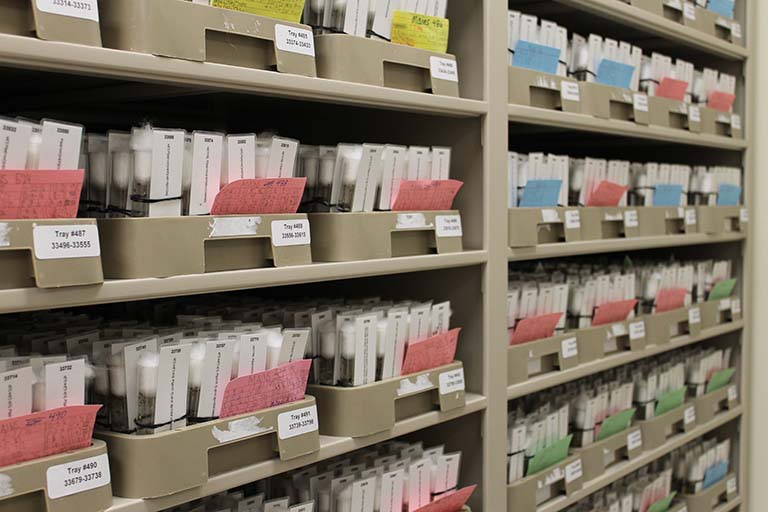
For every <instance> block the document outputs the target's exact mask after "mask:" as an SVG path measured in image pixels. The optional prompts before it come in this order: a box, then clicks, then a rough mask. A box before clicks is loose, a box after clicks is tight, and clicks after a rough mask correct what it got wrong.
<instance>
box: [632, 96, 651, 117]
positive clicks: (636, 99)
mask: <svg viewBox="0 0 768 512" xmlns="http://www.w3.org/2000/svg"><path fill="white" fill-rule="evenodd" d="M632 104H633V105H634V106H635V110H637V111H638V112H648V96H646V95H645V94H641V93H639V92H636V93H634V94H633V95H632Z"/></svg>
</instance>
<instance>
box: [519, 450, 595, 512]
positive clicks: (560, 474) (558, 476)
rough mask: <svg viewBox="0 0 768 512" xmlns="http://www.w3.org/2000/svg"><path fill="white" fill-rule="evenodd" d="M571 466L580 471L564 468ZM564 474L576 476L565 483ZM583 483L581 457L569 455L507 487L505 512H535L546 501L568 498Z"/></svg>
mask: <svg viewBox="0 0 768 512" xmlns="http://www.w3.org/2000/svg"><path fill="white" fill-rule="evenodd" d="M571 464H573V465H574V466H576V465H579V466H582V469H579V470H578V471H574V470H570V471H569V470H566V467H568V466H570V465H571ZM574 466H571V468H573V467H574ZM566 474H570V475H578V476H577V477H576V478H572V479H571V480H570V481H569V482H566V478H565V475H566ZM584 481H585V478H584V474H583V463H582V460H581V457H580V456H579V455H571V456H570V457H568V458H567V459H565V460H564V461H563V462H561V463H559V464H556V465H554V466H552V467H550V468H548V469H545V470H544V471H541V472H540V473H537V474H535V475H531V476H527V477H525V478H523V479H522V480H518V481H517V482H515V483H513V484H509V485H507V510H508V511H509V512H536V509H537V507H538V506H540V505H542V504H544V503H546V502H548V501H551V500H553V499H555V498H558V497H560V496H570V495H572V494H573V493H575V492H576V491H579V490H581V487H582V485H583V484H584Z"/></svg>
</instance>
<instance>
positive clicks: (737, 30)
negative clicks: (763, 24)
mask: <svg viewBox="0 0 768 512" xmlns="http://www.w3.org/2000/svg"><path fill="white" fill-rule="evenodd" d="M731 35H732V36H733V37H735V38H736V39H741V23H739V22H738V21H733V22H731Z"/></svg>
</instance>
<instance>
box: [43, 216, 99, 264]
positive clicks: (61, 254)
mask: <svg viewBox="0 0 768 512" xmlns="http://www.w3.org/2000/svg"><path fill="white" fill-rule="evenodd" d="M32 238H33V240H34V246H35V257H36V258H37V259H39V260H58V259H65V258H94V257H97V256H100V255H101V247H100V246H99V229H98V228H97V227H96V225H95V224H82V225H77V224H71V225H69V224H67V225H59V226H34V227H33V228H32Z"/></svg>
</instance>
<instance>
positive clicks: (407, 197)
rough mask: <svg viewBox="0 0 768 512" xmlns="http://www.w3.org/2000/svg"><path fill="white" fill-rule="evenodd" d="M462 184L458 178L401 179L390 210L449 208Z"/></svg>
mask: <svg viewBox="0 0 768 512" xmlns="http://www.w3.org/2000/svg"><path fill="white" fill-rule="evenodd" d="M462 185H464V183H463V182H461V181H459V180H403V181H401V182H400V188H399V190H398V192H397V194H396V195H395V198H394V200H393V201H392V211H396V212H404V211H414V210H415V211H430V210H450V209H451V208H452V207H453V200H454V199H455V198H456V194H458V193H459V189H460V188H461V187H462Z"/></svg>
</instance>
